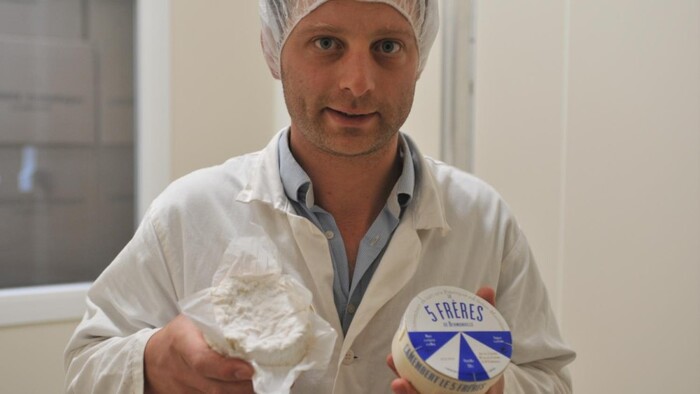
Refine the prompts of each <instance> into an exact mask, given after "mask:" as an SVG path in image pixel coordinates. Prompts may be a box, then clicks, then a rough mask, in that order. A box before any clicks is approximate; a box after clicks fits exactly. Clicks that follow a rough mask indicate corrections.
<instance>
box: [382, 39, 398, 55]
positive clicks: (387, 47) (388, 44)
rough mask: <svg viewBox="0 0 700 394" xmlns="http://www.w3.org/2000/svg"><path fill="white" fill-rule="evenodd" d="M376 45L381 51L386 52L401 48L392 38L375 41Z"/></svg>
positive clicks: (393, 51) (396, 50)
mask: <svg viewBox="0 0 700 394" xmlns="http://www.w3.org/2000/svg"><path fill="white" fill-rule="evenodd" d="M377 47H378V49H379V50H380V51H381V52H382V53H386V54H392V53H396V52H398V51H399V49H401V46H400V45H399V43H398V42H396V41H392V40H384V41H379V43H377Z"/></svg>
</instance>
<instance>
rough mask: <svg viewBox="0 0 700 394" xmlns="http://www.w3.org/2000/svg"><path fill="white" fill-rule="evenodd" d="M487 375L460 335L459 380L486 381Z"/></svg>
mask: <svg viewBox="0 0 700 394" xmlns="http://www.w3.org/2000/svg"><path fill="white" fill-rule="evenodd" d="M488 379H489V375H488V374H487V373H486V370H485V369H484V366H483V365H481V362H479V359H478V358H477V357H476V354H474V351H472V348H471V347H470V346H469V344H468V343H467V340H466V339H464V336H461V335H460V341H459V380H462V381H465V382H480V381H484V380H488Z"/></svg>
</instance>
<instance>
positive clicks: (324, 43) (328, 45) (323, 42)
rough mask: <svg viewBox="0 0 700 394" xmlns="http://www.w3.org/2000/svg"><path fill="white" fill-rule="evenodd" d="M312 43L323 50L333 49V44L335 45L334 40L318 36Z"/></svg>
mask: <svg viewBox="0 0 700 394" xmlns="http://www.w3.org/2000/svg"><path fill="white" fill-rule="evenodd" d="M314 43H315V44H316V47H318V48H319V49H323V50H324V51H327V50H329V49H333V46H335V45H337V43H336V42H335V40H334V39H332V38H329V37H323V38H319V39H317V40H316V41H314Z"/></svg>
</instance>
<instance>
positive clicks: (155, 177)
mask: <svg viewBox="0 0 700 394" xmlns="http://www.w3.org/2000/svg"><path fill="white" fill-rule="evenodd" d="M135 6H136V7H135V13H136V15H135V18H136V23H135V29H136V31H135V34H134V38H135V43H134V49H135V51H136V56H135V59H136V64H135V69H136V73H135V79H136V80H135V81H134V83H135V84H136V89H135V92H136V93H135V95H136V100H135V103H136V108H135V130H136V140H135V145H136V146H135V150H136V155H135V159H136V165H135V168H136V174H135V182H136V185H135V186H136V187H135V199H136V201H135V203H136V210H135V211H136V212H135V218H134V220H135V222H136V223H138V222H140V220H141V218H142V217H143V215H144V213H145V211H146V209H147V207H148V205H149V204H150V203H151V201H152V200H153V199H154V198H155V197H156V196H157V195H158V193H160V191H161V190H163V188H164V187H165V186H166V185H167V184H168V182H169V181H170V166H169V165H168V164H167V163H170V5H169V1H168V0H136V2H135ZM141 130H148V133H142V132H140V131H141ZM164 163H166V164H165V165H164ZM90 285H91V282H79V283H66V284H57V285H39V286H27V287H16V288H5V289H0V311H2V313H0V328H1V327H10V326H17V325H25V324H42V323H51V322H59V321H70V320H78V319H80V318H82V316H83V314H84V313H85V297H86V296H87V291H88V289H89V287H90Z"/></svg>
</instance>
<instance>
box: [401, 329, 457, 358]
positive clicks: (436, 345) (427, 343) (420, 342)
mask: <svg viewBox="0 0 700 394" xmlns="http://www.w3.org/2000/svg"><path fill="white" fill-rule="evenodd" d="M457 334H459V333H458V332H443V331H413V332H409V333H408V338H409V339H410V340H411V344H412V345H413V348H414V349H416V353H418V355H419V356H420V357H421V358H422V359H423V360H427V359H428V358H429V357H430V356H432V355H433V353H435V352H436V351H438V350H440V348H441V347H443V346H445V344H446V343H447V342H449V341H450V339H452V338H454V336H455V335H457Z"/></svg>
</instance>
